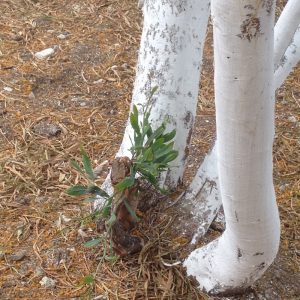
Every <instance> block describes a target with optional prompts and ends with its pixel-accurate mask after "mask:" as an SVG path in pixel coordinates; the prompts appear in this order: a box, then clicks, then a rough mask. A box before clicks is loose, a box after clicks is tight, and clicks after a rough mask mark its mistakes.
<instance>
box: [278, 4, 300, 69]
mask: <svg viewBox="0 0 300 300" xmlns="http://www.w3.org/2000/svg"><path fill="white" fill-rule="evenodd" d="M299 23H300V2H299V0H289V1H288V3H287V4H286V6H285V7H284V10H283V11H282V13H281V15H280V17H279V19H278V21H277V23H276V25H275V30H274V65H275V69H277V67H278V65H279V64H280V61H281V59H282V57H283V55H284V53H285V51H286V49H287V48H288V46H289V45H290V44H291V42H292V40H293V37H294V34H295V31H296V29H297V27H298V25H299Z"/></svg>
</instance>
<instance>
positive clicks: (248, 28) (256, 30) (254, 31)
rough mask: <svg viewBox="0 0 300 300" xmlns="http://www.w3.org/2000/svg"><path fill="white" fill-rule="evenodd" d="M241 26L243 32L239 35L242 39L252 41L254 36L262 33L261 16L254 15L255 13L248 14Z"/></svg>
mask: <svg viewBox="0 0 300 300" xmlns="http://www.w3.org/2000/svg"><path fill="white" fill-rule="evenodd" d="M240 28H241V33H240V34H238V35H237V36H238V37H239V38H241V39H242V40H245V39H246V40H248V41H249V42H250V41H251V40H252V39H253V38H257V37H258V36H259V35H261V32H260V21H259V18H257V17H255V16H254V14H248V15H247V19H246V20H244V21H243V23H242V25H241V26H240Z"/></svg>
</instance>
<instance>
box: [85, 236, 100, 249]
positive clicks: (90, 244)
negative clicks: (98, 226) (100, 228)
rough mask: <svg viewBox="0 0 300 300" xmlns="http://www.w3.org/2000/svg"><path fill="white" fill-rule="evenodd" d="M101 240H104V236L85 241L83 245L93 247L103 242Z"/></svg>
mask: <svg viewBox="0 0 300 300" xmlns="http://www.w3.org/2000/svg"><path fill="white" fill-rule="evenodd" d="M101 240H102V238H98V239H93V240H90V241H88V242H86V243H84V244H83V245H84V247H86V248H91V247H94V246H96V245H98V244H99V243H100V242H101Z"/></svg>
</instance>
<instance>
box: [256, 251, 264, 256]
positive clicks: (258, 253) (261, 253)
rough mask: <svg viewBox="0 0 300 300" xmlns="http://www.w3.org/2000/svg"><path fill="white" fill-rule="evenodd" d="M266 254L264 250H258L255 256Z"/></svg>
mask: <svg viewBox="0 0 300 300" xmlns="http://www.w3.org/2000/svg"><path fill="white" fill-rule="evenodd" d="M258 255H264V252H256V253H255V254H253V256H258Z"/></svg>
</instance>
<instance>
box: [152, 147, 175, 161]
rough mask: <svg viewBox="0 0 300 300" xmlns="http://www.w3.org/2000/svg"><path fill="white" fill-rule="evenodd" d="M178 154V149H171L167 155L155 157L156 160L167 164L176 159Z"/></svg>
mask: <svg viewBox="0 0 300 300" xmlns="http://www.w3.org/2000/svg"><path fill="white" fill-rule="evenodd" d="M177 156H178V151H176V150H171V151H170V152H168V153H166V154H165V155H162V156H160V157H159V158H157V159H155V160H154V162H156V163H162V164H167V163H169V162H171V161H173V160H175V159H176V158H177Z"/></svg>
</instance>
